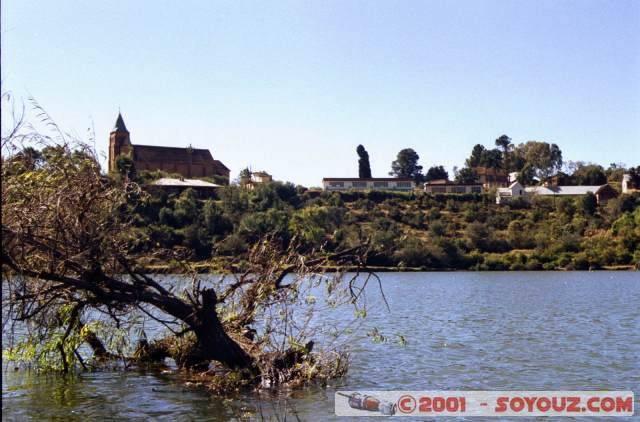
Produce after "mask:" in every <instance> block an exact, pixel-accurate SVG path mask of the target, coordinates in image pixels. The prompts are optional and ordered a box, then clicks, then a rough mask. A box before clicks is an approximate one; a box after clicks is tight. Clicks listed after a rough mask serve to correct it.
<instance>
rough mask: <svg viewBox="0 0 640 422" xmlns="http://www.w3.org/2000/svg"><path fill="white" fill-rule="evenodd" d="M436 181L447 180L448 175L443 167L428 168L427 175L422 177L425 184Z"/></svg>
mask: <svg viewBox="0 0 640 422" xmlns="http://www.w3.org/2000/svg"><path fill="white" fill-rule="evenodd" d="M437 179H444V180H449V173H447V171H446V170H445V169H444V167H443V166H435V167H431V168H429V170H428V171H427V174H426V175H425V177H424V180H425V182H428V181H430V180H437Z"/></svg>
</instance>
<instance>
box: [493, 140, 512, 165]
mask: <svg viewBox="0 0 640 422" xmlns="http://www.w3.org/2000/svg"><path fill="white" fill-rule="evenodd" d="M496 146H497V147H499V148H502V162H503V164H504V171H505V172H507V173H508V172H509V170H510V157H509V151H510V150H511V148H513V144H512V143H511V138H509V137H508V136H507V135H502V136H501V137H499V138H498V139H496Z"/></svg>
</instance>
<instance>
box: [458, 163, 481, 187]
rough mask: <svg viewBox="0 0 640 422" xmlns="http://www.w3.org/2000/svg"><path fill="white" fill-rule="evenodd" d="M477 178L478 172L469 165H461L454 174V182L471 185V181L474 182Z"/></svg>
mask: <svg viewBox="0 0 640 422" xmlns="http://www.w3.org/2000/svg"><path fill="white" fill-rule="evenodd" d="M477 180H478V174H477V173H476V171H475V170H474V169H472V168H469V167H463V168H461V169H460V170H459V171H458V172H457V173H456V174H455V182H456V183H462V184H464V185H471V184H473V183H476V181H477Z"/></svg>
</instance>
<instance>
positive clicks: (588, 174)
mask: <svg viewBox="0 0 640 422" xmlns="http://www.w3.org/2000/svg"><path fill="white" fill-rule="evenodd" d="M571 178H572V179H573V183H575V184H576V185H578V186H594V185H604V184H605V183H607V176H606V174H605V173H604V169H603V168H602V166H599V165H597V164H583V165H580V166H579V167H578V168H577V169H576V170H575V171H574V172H573V174H572V175H571Z"/></svg>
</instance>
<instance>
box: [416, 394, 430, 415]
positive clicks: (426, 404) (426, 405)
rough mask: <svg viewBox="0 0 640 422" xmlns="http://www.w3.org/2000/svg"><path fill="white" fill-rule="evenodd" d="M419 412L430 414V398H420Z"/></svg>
mask: <svg viewBox="0 0 640 422" xmlns="http://www.w3.org/2000/svg"><path fill="white" fill-rule="evenodd" d="M418 410H419V411H420V412H425V413H426V412H431V397H420V407H419V409H418Z"/></svg>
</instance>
